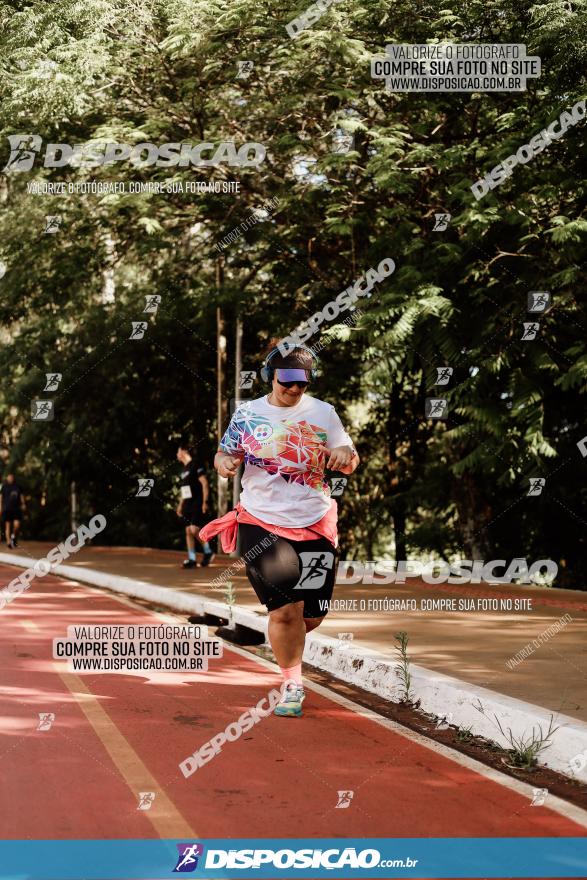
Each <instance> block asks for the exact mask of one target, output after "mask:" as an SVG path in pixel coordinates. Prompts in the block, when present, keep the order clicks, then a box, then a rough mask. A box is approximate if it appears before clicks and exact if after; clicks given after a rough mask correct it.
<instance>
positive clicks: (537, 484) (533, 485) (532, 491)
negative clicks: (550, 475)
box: [528, 477, 546, 495]
mask: <svg viewBox="0 0 587 880" xmlns="http://www.w3.org/2000/svg"><path fill="white" fill-rule="evenodd" d="M545 484H546V480H545V478H544V477H532V479H531V480H530V488H529V489H528V495H542V490H543V489H544V486H545Z"/></svg>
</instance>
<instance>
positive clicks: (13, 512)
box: [0, 474, 26, 549]
mask: <svg viewBox="0 0 587 880" xmlns="http://www.w3.org/2000/svg"><path fill="white" fill-rule="evenodd" d="M24 513H26V501H25V497H24V495H23V494H22V491H21V489H20V486H19V485H18V483H17V482H16V481H15V479H14V474H7V475H6V479H5V481H4V483H3V484H2V490H1V491H0V514H1V518H2V525H3V526H4V531H5V534H6V544H7V545H8V547H10V548H11V549H13V548H14V547H16V546H17V544H18V533H19V531H20V524H21V522H22V517H23V514H24Z"/></svg>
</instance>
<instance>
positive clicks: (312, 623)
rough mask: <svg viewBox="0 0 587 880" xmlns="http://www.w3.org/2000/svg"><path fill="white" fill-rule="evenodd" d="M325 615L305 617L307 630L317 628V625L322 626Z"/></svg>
mask: <svg viewBox="0 0 587 880" xmlns="http://www.w3.org/2000/svg"><path fill="white" fill-rule="evenodd" d="M324 616H325V615H324ZM323 620H324V617H304V623H305V624H306V632H307V633H309V632H310V630H313V629H316V627H318V626H320V624H321V623H322V621H323Z"/></svg>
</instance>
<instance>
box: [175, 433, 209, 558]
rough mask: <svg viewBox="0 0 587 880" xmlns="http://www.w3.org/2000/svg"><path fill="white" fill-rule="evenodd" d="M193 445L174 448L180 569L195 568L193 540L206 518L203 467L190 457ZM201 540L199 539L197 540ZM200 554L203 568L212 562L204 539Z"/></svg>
mask: <svg viewBox="0 0 587 880" xmlns="http://www.w3.org/2000/svg"><path fill="white" fill-rule="evenodd" d="M192 454H193V448H192V447H191V446H190V445H189V444H188V443H184V442H183V441H182V442H181V443H180V444H179V447H178V450H177V460H178V461H179V462H181V464H182V465H183V470H182V472H181V487H180V492H181V498H180V501H179V504H178V506H177V511H176V512H177V515H178V516H179V517H180V518H181V519H182V520H183V521H184V523H185V538H186V544H187V551H188V558H187V559H185V560H184V562H183V563H182V567H183V568H195V567H196V565H197V564H198V563H197V558H196V541H197V540H198V534H199V532H200V528H201V527H202V526H203V525H205V523H206V522H207V521H208V519H209V517H208V516H207V514H208V499H209V496H210V487H209V485H208V480H207V478H206V474H205V471H204V468H203V467H201V466H200V465H199V464H198V463H197V462H196V461H195V459H194V458H192ZM200 543H201V542H200ZM202 549H203V551H204V552H203V556H202V566H203V567H206V566H207V565H209V564H210V562H211V561H212V559H213V557H214V554H213V553H212V550H211V548H210V545H209V544H208V542H207V541H206V542H205V543H202Z"/></svg>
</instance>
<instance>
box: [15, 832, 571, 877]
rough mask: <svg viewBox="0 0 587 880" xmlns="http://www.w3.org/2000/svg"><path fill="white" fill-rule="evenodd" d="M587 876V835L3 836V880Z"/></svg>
mask: <svg viewBox="0 0 587 880" xmlns="http://www.w3.org/2000/svg"><path fill="white" fill-rule="evenodd" d="M178 874H189V875H191V876H192V877H194V878H196V877H206V878H214V877H218V878H222V880H225V878H229V877H242V878H249V877H257V878H271V880H274V878H284V880H287V878H292V877H299V878H311V877H331V878H336V880H340V878H345V877H358V878H362V880H372V878H378V877H382V878H383V877H411V878H414V880H422V878H434V877H454V878H456V877H470V878H482V877H485V878H489V877H504V878H506V877H507V878H510V877H512V878H513V877H525V878H532V880H535V878H538V877H551V878H561V877H575V878H585V877H587V837H500V838H485V837H474V838H473V837H459V838H450V839H447V838H421V837H414V838H389V837H385V838H378V837H373V838H354V839H340V838H332V839H323V838H319V839H318V838H303V839H296V840H291V839H266V840H261V839H253V840H251V839H226V838H223V839H218V840H197V841H196V840H10V841H6V840H5V841H0V878H1V880H111V878H112V880H118V878H120V880H151V878H157V880H163V878H168V877H177V875H178Z"/></svg>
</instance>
